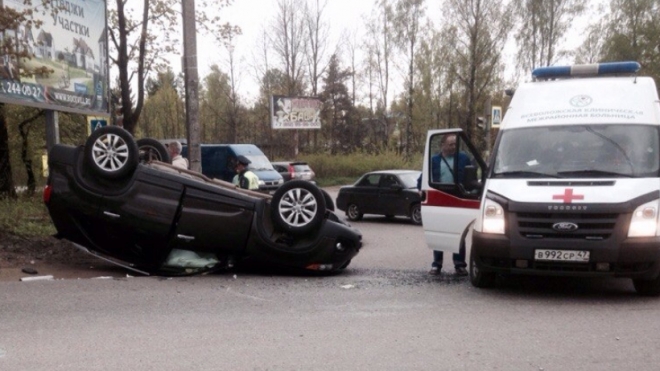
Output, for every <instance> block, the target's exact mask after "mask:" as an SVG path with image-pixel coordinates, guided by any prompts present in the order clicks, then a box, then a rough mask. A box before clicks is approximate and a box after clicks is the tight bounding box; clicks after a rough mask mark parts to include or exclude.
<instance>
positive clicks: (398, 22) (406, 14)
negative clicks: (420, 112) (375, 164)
mask: <svg viewBox="0 0 660 371" xmlns="http://www.w3.org/2000/svg"><path fill="white" fill-rule="evenodd" d="M394 10H395V13H394V20H393V26H394V41H395V43H396V45H397V46H398V47H399V49H401V51H402V52H403V55H404V56H405V58H406V62H407V63H406V64H407V71H408V73H407V74H406V77H405V82H404V84H405V85H406V91H407V94H406V129H405V130H404V132H403V134H404V148H403V150H404V153H405V154H406V157H408V156H410V153H411V151H412V148H411V147H412V140H413V106H414V100H413V98H414V96H415V56H416V53H417V49H416V48H417V46H418V44H419V39H420V34H421V23H422V21H423V17H424V13H425V8H424V0H398V1H397V2H396V4H395V7H394Z"/></svg>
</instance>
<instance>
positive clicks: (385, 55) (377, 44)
mask: <svg viewBox="0 0 660 371" xmlns="http://www.w3.org/2000/svg"><path fill="white" fill-rule="evenodd" d="M367 34H368V37H367V46H366V48H367V52H368V55H369V57H368V64H369V65H368V67H367V69H368V72H367V73H368V76H369V100H370V104H369V105H370V109H371V112H372V114H373V115H376V114H377V115H378V116H380V117H378V118H377V119H375V118H373V117H372V118H371V121H377V122H380V123H382V124H383V126H384V128H383V130H382V134H383V137H382V143H383V145H385V146H387V143H388V140H389V135H390V132H391V127H390V120H389V117H388V112H387V107H388V104H389V84H390V63H391V59H392V54H393V49H394V45H393V42H392V6H391V5H390V4H389V2H388V0H376V2H375V10H374V14H373V18H372V19H371V21H370V22H369V23H368V24H367ZM374 81H375V85H376V91H377V92H376V93H373V90H372V86H373V85H374ZM374 95H376V96H377V99H376V107H374V105H373V99H374Z"/></svg>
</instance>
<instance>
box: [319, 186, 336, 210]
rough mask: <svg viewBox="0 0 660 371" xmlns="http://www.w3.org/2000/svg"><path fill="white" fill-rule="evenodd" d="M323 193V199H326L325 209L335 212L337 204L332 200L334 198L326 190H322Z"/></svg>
mask: <svg viewBox="0 0 660 371" xmlns="http://www.w3.org/2000/svg"><path fill="white" fill-rule="evenodd" d="M321 192H323V197H324V198H325V209H326V210H330V211H335V202H334V201H333V200H332V197H330V194H329V193H328V192H326V191H325V190H324V189H321Z"/></svg>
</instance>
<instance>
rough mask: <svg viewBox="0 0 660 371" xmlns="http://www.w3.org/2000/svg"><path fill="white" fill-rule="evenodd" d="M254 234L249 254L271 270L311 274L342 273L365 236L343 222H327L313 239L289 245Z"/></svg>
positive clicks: (281, 240) (262, 232)
mask: <svg viewBox="0 0 660 371" xmlns="http://www.w3.org/2000/svg"><path fill="white" fill-rule="evenodd" d="M258 229H259V230H260V231H259V233H252V234H251V237H250V241H249V242H248V246H247V249H246V251H247V253H248V255H250V256H251V257H253V258H256V259H258V260H260V261H262V262H267V263H268V264H270V265H272V266H280V267H290V268H297V269H305V270H312V271H337V270H341V269H342V268H343V267H344V266H345V265H346V264H348V263H349V262H350V260H351V259H353V258H354V257H355V256H356V255H357V254H358V253H359V251H360V249H361V248H362V234H361V233H360V232H359V231H357V230H356V229H354V228H352V227H350V226H348V225H346V224H344V223H343V222H341V221H340V220H332V219H331V218H327V219H325V220H324V221H323V224H322V225H321V227H320V228H319V230H318V231H317V232H315V233H314V234H313V236H310V237H308V238H307V239H306V240H301V239H298V238H297V239H295V243H290V242H289V241H287V239H286V238H285V237H283V238H280V239H275V240H273V239H272V238H271V237H269V236H267V234H266V233H264V232H265V231H264V230H263V229H261V228H258Z"/></svg>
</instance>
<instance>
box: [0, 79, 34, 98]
mask: <svg viewBox="0 0 660 371" xmlns="http://www.w3.org/2000/svg"><path fill="white" fill-rule="evenodd" d="M2 93H3V94H10V95H13V96H18V97H21V98H31V99H35V100H38V101H43V95H44V94H43V93H44V92H43V88H42V87H41V86H38V85H33V84H23V83H20V82H15V81H2Z"/></svg>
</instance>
